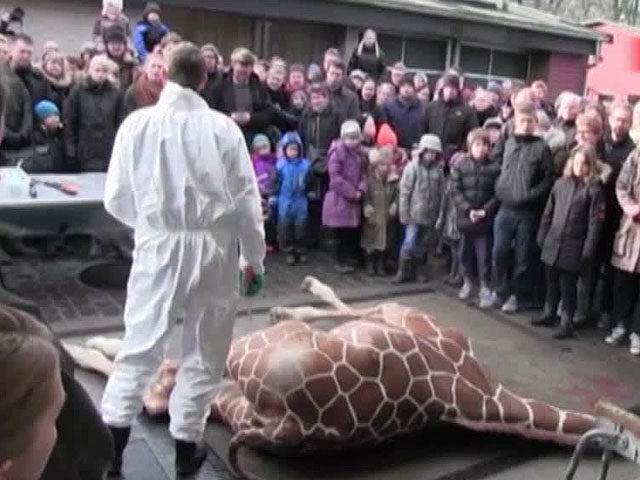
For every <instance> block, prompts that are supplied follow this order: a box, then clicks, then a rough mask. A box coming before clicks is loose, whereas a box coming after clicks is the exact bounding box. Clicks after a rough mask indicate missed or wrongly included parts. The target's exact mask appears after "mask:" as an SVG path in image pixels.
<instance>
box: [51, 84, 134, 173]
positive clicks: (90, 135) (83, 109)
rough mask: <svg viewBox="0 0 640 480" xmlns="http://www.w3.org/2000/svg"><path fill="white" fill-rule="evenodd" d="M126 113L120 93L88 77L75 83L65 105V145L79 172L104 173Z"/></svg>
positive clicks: (68, 155)
mask: <svg viewBox="0 0 640 480" xmlns="http://www.w3.org/2000/svg"><path fill="white" fill-rule="evenodd" d="M124 116H125V108H124V101H123V98H122V93H121V92H120V91H119V90H117V89H116V88H115V87H113V86H112V85H111V84H110V83H109V82H104V83H103V84H102V85H96V84H95V83H93V82H92V81H91V79H90V78H87V79H85V80H84V81H82V82H81V83H80V84H78V85H77V86H75V87H74V88H73V89H72V90H71V93H70V94H69V97H68V98H67V100H66V101H65V105H64V122H63V123H64V126H65V147H66V150H67V157H68V158H69V162H70V163H71V164H73V163H75V164H76V166H77V169H79V170H80V171H85V172H86V171H89V172H106V171H107V168H108V167H109V160H110V158H111V150H112V148H113V141H114V139H115V137H116V132H117V131H118V127H119V126H120V123H121V122H122V119H123V118H124Z"/></svg>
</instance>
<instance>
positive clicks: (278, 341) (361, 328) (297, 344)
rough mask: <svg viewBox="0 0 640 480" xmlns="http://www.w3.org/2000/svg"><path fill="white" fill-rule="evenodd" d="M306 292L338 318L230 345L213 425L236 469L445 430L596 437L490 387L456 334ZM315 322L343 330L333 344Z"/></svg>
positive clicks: (291, 324) (397, 312)
mask: <svg viewBox="0 0 640 480" xmlns="http://www.w3.org/2000/svg"><path fill="white" fill-rule="evenodd" d="M303 289H305V290H308V291H310V292H312V293H313V294H315V295H317V296H319V297H321V298H322V299H324V300H326V301H327V302H328V303H330V304H331V305H332V306H334V307H335V308H336V310H331V311H325V310H319V309H315V308H310V307H302V308H294V309H287V308H275V309H273V310H272V313H271V318H272V320H273V321H274V323H277V324H276V325H274V326H272V327H270V328H268V329H266V330H263V331H259V332H256V333H254V334H251V335H248V336H246V337H243V338H240V339H238V340H236V341H234V342H233V344H232V346H231V350H230V352H229V356H228V359H227V370H226V373H225V377H227V378H229V379H231V380H233V381H232V382H226V383H225V384H224V386H223V387H222V388H221V390H220V392H219V393H218V395H217V396H216V398H215V399H214V401H213V406H212V418H214V419H218V420H220V421H222V422H224V423H225V424H227V425H228V426H229V427H230V428H231V429H232V430H233V431H234V432H235V435H234V437H233V439H232V440H231V442H230V445H229V454H228V455H229V463H230V466H231V468H232V470H233V472H234V473H235V474H237V475H239V476H241V477H243V478H247V479H250V480H258V479H257V477H255V476H254V475H253V474H251V473H250V472H246V471H244V470H243V469H242V467H241V466H240V465H239V463H238V450H239V448H240V447H241V446H243V445H246V446H250V447H254V448H258V449H265V450H270V451H276V452H278V451H283V452H287V451H295V452H296V453H300V452H306V451H309V452H311V451H319V450H334V449H343V448H345V447H349V446H360V445H365V444H375V443H379V442H382V441H384V440H387V439H389V438H392V437H395V436H398V435H401V434H405V433H408V432H411V431H415V430H420V429H423V428H425V427H426V426H428V425H429V423H430V422H437V421H444V422H450V423H453V424H456V425H459V426H462V427H465V428H469V429H472V430H476V431H486V432H504V433H513V434H518V435H521V436H524V437H527V438H531V439H536V440H544V441H554V442H557V443H561V444H568V445H573V444H575V443H577V441H578V439H579V438H580V436H581V435H582V434H583V433H585V432H587V431H588V430H590V429H591V428H593V426H594V422H595V419H594V418H593V417H592V416H589V415H584V414H581V413H576V412H570V411H566V410H561V409H558V408H556V407H553V406H551V405H549V404H546V403H543V402H539V401H536V400H529V399H524V398H522V397H520V396H518V395H516V394H514V393H513V392H511V391H509V390H508V389H507V388H505V387H504V386H503V385H502V384H501V383H499V382H497V381H495V380H493V379H492V378H490V377H489V375H487V373H486V372H485V371H484V370H483V368H482V367H481V366H480V364H479V363H478V361H477V360H476V358H475V357H474V354H473V350H472V348H471V344H470V342H469V339H468V338H467V337H466V336H465V335H464V334H462V333H461V332H459V331H457V330H453V329H443V328H439V327H438V326H436V324H435V323H434V322H433V320H432V319H431V318H430V317H429V316H428V315H426V314H424V313H421V312H419V311H416V310H414V309H411V308H407V307H403V306H401V305H398V304H395V303H388V304H383V305H380V306H377V307H374V308H370V309H365V310H352V309H350V308H349V307H348V306H347V305H345V304H344V303H342V302H341V301H340V300H339V299H338V297H337V296H336V295H335V293H334V292H333V291H332V290H331V289H330V288H329V287H327V286H325V285H323V284H321V283H320V282H319V281H318V280H316V279H315V278H307V279H306V280H305V282H304V283H303ZM319 319H334V320H340V321H346V322H347V323H343V324H342V325H340V326H338V327H336V328H334V329H333V330H331V331H329V332H323V331H319V330H314V329H312V328H311V327H310V326H309V325H308V322H311V321H314V320H319Z"/></svg>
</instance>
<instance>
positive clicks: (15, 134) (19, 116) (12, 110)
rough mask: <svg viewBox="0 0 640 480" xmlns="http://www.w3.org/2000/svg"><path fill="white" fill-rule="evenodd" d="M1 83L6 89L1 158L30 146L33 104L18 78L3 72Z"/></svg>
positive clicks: (7, 71) (13, 74)
mask: <svg viewBox="0 0 640 480" xmlns="http://www.w3.org/2000/svg"><path fill="white" fill-rule="evenodd" d="M2 77H3V81H4V83H5V85H6V88H7V93H8V95H7V98H6V102H7V103H6V106H5V116H4V136H3V137H2V144H1V146H0V149H1V150H2V154H3V156H4V155H6V154H8V153H9V152H17V151H19V150H20V149H22V148H25V147H28V146H30V145H31V131H32V130H33V104H32V102H31V96H30V95H29V91H28V90H27V87H25V86H24V83H22V80H20V77H18V76H17V75H16V74H15V73H13V72H12V71H10V70H9V69H4V70H3V75H2Z"/></svg>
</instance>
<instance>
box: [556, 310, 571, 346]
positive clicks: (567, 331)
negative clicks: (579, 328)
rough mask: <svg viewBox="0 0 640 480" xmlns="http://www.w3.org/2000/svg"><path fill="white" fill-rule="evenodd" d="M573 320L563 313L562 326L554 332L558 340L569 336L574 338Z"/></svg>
mask: <svg viewBox="0 0 640 480" xmlns="http://www.w3.org/2000/svg"><path fill="white" fill-rule="evenodd" d="M573 337H574V332H573V320H572V319H571V317H569V316H568V315H566V314H564V313H563V314H562V319H561V320H560V326H559V327H558V328H557V329H556V330H555V332H553V338H554V339H556V340H566V339H567V338H573Z"/></svg>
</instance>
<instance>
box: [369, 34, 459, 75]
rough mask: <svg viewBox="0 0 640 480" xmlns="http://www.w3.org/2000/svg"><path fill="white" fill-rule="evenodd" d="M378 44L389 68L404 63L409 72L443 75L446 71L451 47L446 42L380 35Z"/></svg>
mask: <svg viewBox="0 0 640 480" xmlns="http://www.w3.org/2000/svg"><path fill="white" fill-rule="evenodd" d="M378 42H379V43H380V48H382V50H383V51H384V56H385V61H386V63H387V65H389V66H391V65H393V64H394V63H396V62H403V63H404V64H405V65H406V66H407V68H408V69H409V70H414V71H416V70H420V71H424V72H427V73H441V72H444V70H445V69H446V65H447V50H448V47H449V46H448V43H447V41H446V40H437V39H428V38H408V37H403V36H399V35H387V34H378Z"/></svg>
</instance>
